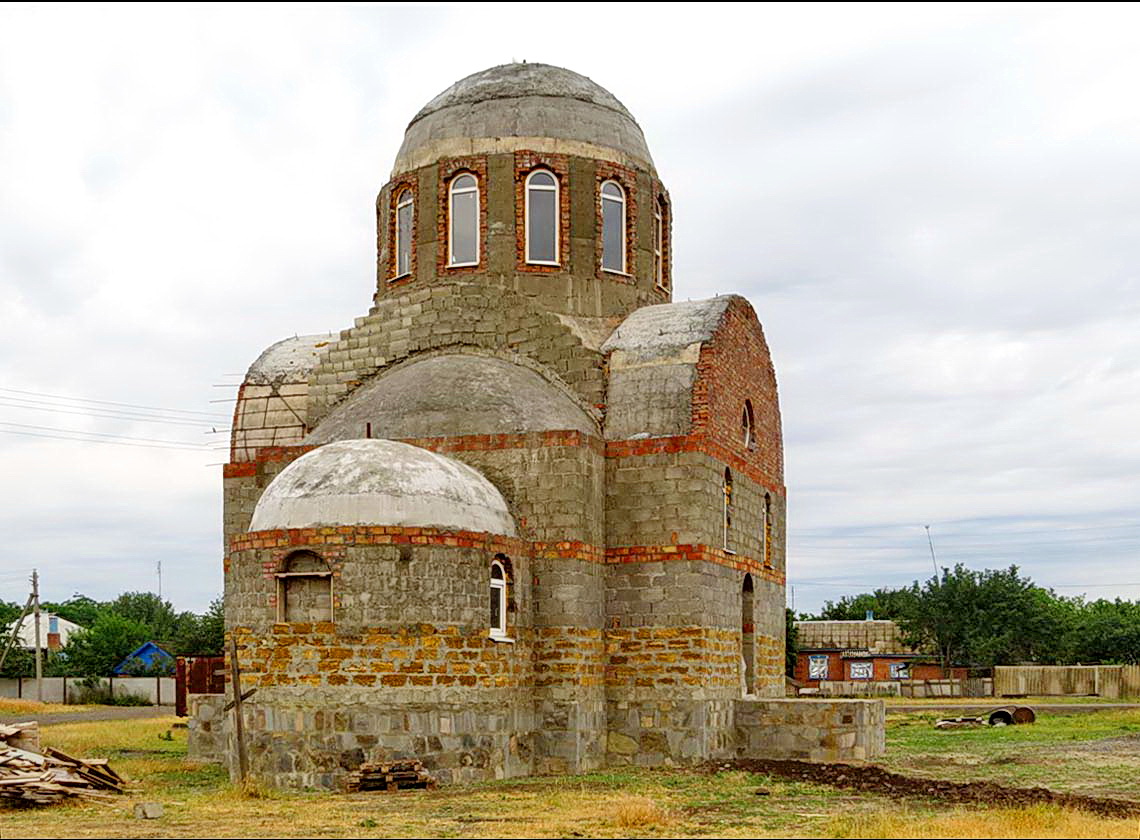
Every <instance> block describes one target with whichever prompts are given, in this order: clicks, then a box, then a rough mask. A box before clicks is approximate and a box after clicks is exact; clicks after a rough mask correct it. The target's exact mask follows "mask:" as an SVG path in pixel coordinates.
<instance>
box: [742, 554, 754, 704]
mask: <svg viewBox="0 0 1140 840" xmlns="http://www.w3.org/2000/svg"><path fill="white" fill-rule="evenodd" d="M754 603H755V599H754V598H753V592H752V575H750V574H746V575H745V576H744V584H743V585H742V586H741V591H740V642H741V655H742V657H743V659H744V693H745V694H752V693H753V687H754V686H755V684H756V624H755V614H754V613H753V605H754Z"/></svg>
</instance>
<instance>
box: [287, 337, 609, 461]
mask: <svg viewBox="0 0 1140 840" xmlns="http://www.w3.org/2000/svg"><path fill="white" fill-rule="evenodd" d="M366 424H371V427H372V434H373V435H374V436H376V437H382V438H393V439H400V438H419V437H440V436H453V435H492V434H518V433H523V432H542V431H555V430H556V431H563V430H570V429H573V430H576V431H579V432H583V433H585V434H597V433H598V429H597V427H596V426H595V424H594V422H593V421H592V420H591V419H590V417H589V415H587V414H586V412H585V411H583V410H582V409H581V408H580V407H579V406H578V405H577V403H575V402H574V400H572V399H571V398H570V397H569V396H567V395H566V394H564V393H562V392H561V391H559V390H558V389H557V388H555V387H554V386H553V385H551V384H550V383H548V382H547V381H546V380H545V379H543V378H542V377H541V376H539V375H538V374H537V373H535V372H534V371H532V370H530V369H529V368H525V367H522V366H520V365H515V364H511V363H510V362H507V361H504V360H502V359H497V358H493V357H489V356H474V355H462V354H448V355H443V356H433V357H430V358H427V359H424V360H422V361H417V362H413V363H411V364H407V365H403V366H401V367H398V368H396V369H395V370H393V371H390V372H388V373H385V374H382V375H381V376H378V377H377V378H376V379H374V380H373V381H372V382H369V383H368V384H367V385H363V386H361V387H360V388H358V389H357V390H356V391H354V392H353V393H352V394H351V395H350V396H349V397H348V399H346V400H345V401H344V402H343V403H341V404H340V405H338V406H337V407H336V408H334V409H333V410H332V411H331V412H330V413H329V415H328V416H327V417H326V418H325V419H324V420H323V421H321V424H320V425H319V426H318V427H317V428H316V429H315V430H314V431H313V432H312V433H310V434H309V436H308V437H307V438H306V439H305V443H328V442H329V441H334V440H342V439H345V438H357V437H362V436H364V435H365V434H366V430H367V428H368V427H367V425H366Z"/></svg>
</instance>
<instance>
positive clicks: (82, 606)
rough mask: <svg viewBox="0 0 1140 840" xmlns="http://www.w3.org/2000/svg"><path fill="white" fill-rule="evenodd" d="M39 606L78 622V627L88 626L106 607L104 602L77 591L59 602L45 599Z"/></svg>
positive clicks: (75, 622) (65, 618)
mask: <svg viewBox="0 0 1140 840" xmlns="http://www.w3.org/2000/svg"><path fill="white" fill-rule="evenodd" d="M40 606H41V609H43V610H44V611H45V612H50V613H55V614H56V615H58V616H59V617H60V618H62V619H64V620H66V621H70V622H72V623H74V624H78V625H79V626H80V627H90V626H91V625H92V624H94V623H95V619H97V618H98V617H99V615H100V614H101V613H102V612H103V611H104V610H105V609H106V608H107V605H106V604H105V603H101V602H99V601H96V600H95V599H93V598H88V597H87V596H86V595H80V594H79V593H78V592H76V593H75V594H74V595H72V596H71V597H70V598H68V599H67V600H66V601H63V602H61V603H53V602H51V601H45V602H44V603H43V604H41V605H40Z"/></svg>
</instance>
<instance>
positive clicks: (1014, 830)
mask: <svg viewBox="0 0 1140 840" xmlns="http://www.w3.org/2000/svg"><path fill="white" fill-rule="evenodd" d="M826 830H827V833H828V834H829V835H830V836H832V837H1060V838H1065V837H1073V838H1077V837H1129V838H1137V837H1140V820H1136V819H1124V820H1118V819H1106V818H1104V817H1097V816H1094V815H1093V814H1086V813H1082V812H1079V811H1068V810H1065V809H1062V808H1057V807H1054V806H1052V805H1036V806H1033V807H1030V808H995V809H993V810H978V809H969V810H967V809H965V808H955V809H954V810H952V811H948V812H945V813H940V814H937V813H936V814H931V813H930V812H929V811H924V812H922V813H915V812H911V811H908V810H907V809H905V808H903V809H898V810H895V811H893V812H892V811H879V812H875V813H870V814H857V815H853V816H843V817H835V818H833V819H832V820H831V821H830V822H829V823H828V825H827V826H826Z"/></svg>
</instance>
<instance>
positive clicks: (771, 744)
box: [735, 698, 886, 761]
mask: <svg viewBox="0 0 1140 840" xmlns="http://www.w3.org/2000/svg"><path fill="white" fill-rule="evenodd" d="M735 728H736V754H737V755H738V756H740V757H741V758H774V759H799V760H802V761H869V760H871V759H874V758H878V757H879V756H881V755H883V754H884V753H885V752H886V706H885V704H884V703H883V701H882V700H806V699H800V698H796V699H783V700H738V701H737V702H736V719H735Z"/></svg>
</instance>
